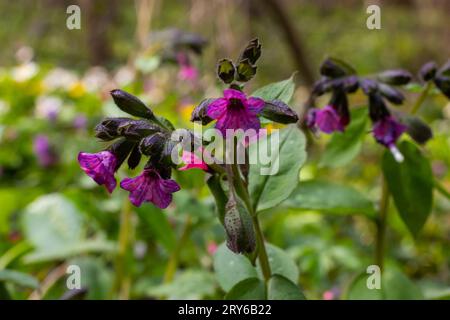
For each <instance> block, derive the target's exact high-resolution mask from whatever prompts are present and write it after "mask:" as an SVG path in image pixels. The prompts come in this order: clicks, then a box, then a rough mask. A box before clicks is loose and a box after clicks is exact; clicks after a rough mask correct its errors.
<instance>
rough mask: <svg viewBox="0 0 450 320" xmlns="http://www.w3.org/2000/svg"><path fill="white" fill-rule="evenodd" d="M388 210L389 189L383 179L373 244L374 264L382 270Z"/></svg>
mask: <svg viewBox="0 0 450 320" xmlns="http://www.w3.org/2000/svg"><path fill="white" fill-rule="evenodd" d="M388 208H389V188H388V185H387V181H386V179H385V178H384V177H383V182H382V191H381V200H380V215H379V217H378V220H377V235H376V242H375V264H376V265H378V266H379V267H380V269H381V270H383V264H384V249H385V244H384V240H385V235H386V226H387V213H388Z"/></svg>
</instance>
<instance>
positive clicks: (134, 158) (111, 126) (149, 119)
mask: <svg viewBox="0 0 450 320" xmlns="http://www.w3.org/2000/svg"><path fill="white" fill-rule="evenodd" d="M111 95H112V97H113V99H114V102H115V103H116V105H117V106H118V107H119V108H120V109H122V110H123V111H125V112H127V113H128V114H131V115H133V116H136V117H139V118H140V119H138V120H136V119H132V118H107V119H105V120H103V121H102V122H101V123H99V124H98V125H97V127H96V128H95V130H96V136H97V137H98V138H100V139H101V140H103V141H113V143H112V144H111V145H110V146H109V147H108V148H107V149H106V150H103V151H101V152H98V153H85V152H80V153H79V155H78V162H79V163H80V167H81V169H82V170H83V171H84V172H86V174H87V175H88V176H89V177H91V178H92V179H93V180H94V181H95V182H97V183H98V184H99V185H104V186H105V187H106V189H107V190H108V191H109V192H110V193H111V192H113V190H114V189H115V188H116V185H117V182H116V178H115V177H114V175H115V173H116V172H117V170H118V169H119V168H120V167H121V165H122V164H123V162H124V161H125V160H127V159H128V160H127V163H128V166H129V168H130V169H134V168H136V167H137V166H138V165H139V163H140V161H141V158H142V156H143V155H144V156H148V157H149V160H148V162H147V164H146V165H145V167H144V170H143V172H142V173H141V174H140V175H139V176H137V177H135V178H125V179H123V180H122V181H121V183H120V187H121V188H122V189H124V190H127V191H129V192H130V197H129V198H130V201H131V203H132V204H134V205H135V206H138V207H139V206H140V205H141V204H142V203H143V202H151V203H153V204H154V205H155V206H157V207H159V208H167V206H169V204H170V202H171V201H172V193H174V192H177V191H178V190H180V187H179V185H178V184H177V183H176V182H175V181H174V180H171V179H170V176H171V169H172V168H171V165H170V162H168V158H169V157H170V152H171V150H170V148H169V147H168V144H169V137H170V131H171V128H170V127H171V124H170V123H169V122H168V121H167V120H166V119H162V118H157V117H156V116H155V115H154V114H153V112H152V111H151V110H150V109H149V108H147V107H146V106H145V104H144V103H143V102H142V101H140V100H139V99H137V98H136V97H134V96H132V95H131V94H129V93H126V92H124V91H122V90H113V91H112V92H111ZM163 122H164V123H166V124H165V125H164V124H163ZM167 163H169V165H168V164H167Z"/></svg>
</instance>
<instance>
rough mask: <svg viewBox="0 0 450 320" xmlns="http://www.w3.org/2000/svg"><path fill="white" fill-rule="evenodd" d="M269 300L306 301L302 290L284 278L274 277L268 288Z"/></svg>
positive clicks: (276, 275)
mask: <svg viewBox="0 0 450 320" xmlns="http://www.w3.org/2000/svg"><path fill="white" fill-rule="evenodd" d="M268 299H269V300H306V298H305V296H304V295H303V293H302V292H301V290H300V288H299V287H298V286H297V285H296V284H295V283H293V282H292V281H290V280H289V279H286V278H285V277H283V276H280V275H278V274H275V275H273V276H272V277H271V278H270V280H269V286H268Z"/></svg>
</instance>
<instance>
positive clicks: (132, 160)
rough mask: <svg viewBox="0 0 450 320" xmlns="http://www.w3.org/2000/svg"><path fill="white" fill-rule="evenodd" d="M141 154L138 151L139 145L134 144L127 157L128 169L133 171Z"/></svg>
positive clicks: (139, 160)
mask: <svg viewBox="0 0 450 320" xmlns="http://www.w3.org/2000/svg"><path fill="white" fill-rule="evenodd" d="M141 158H142V154H141V152H140V151H139V145H138V144H136V145H135V146H134V148H133V150H132V151H131V153H130V156H129V157H128V168H130V169H134V168H136V167H137V166H138V165H139V162H141Z"/></svg>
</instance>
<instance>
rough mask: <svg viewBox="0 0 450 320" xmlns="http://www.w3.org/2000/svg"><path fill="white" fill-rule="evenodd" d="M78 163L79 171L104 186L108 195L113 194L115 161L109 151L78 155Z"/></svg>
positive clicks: (114, 157)
mask: <svg viewBox="0 0 450 320" xmlns="http://www.w3.org/2000/svg"><path fill="white" fill-rule="evenodd" d="M78 162H79V164H80V167H81V169H82V170H83V171H84V172H86V174H87V175H88V176H89V177H91V178H92V179H94V181H95V182H97V183H98V184H99V185H102V184H104V185H105V187H106V189H107V190H108V192H109V193H111V192H113V190H114V188H115V187H116V184H117V183H116V179H115V178H114V172H115V170H116V164H117V159H116V156H115V155H114V154H113V153H112V152H110V151H102V152H99V153H85V152H80V153H79V154H78Z"/></svg>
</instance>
